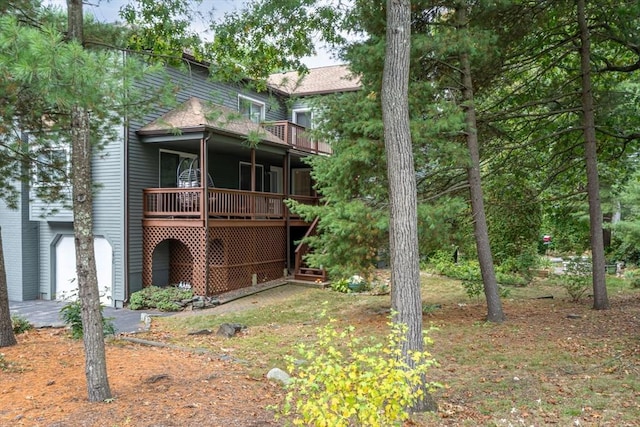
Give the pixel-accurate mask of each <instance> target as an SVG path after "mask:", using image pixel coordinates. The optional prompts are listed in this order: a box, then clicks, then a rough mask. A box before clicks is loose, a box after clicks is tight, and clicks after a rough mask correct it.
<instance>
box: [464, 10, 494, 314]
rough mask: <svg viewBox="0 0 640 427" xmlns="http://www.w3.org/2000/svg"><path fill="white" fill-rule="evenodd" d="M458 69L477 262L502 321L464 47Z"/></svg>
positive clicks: (491, 304) (490, 306) (490, 307)
mask: <svg viewBox="0 0 640 427" xmlns="http://www.w3.org/2000/svg"><path fill="white" fill-rule="evenodd" d="M456 18H457V21H458V22H457V23H458V29H459V30H461V31H464V29H465V28H466V26H467V10H466V5H465V2H460V3H459V4H458V7H457V8H456ZM460 68H461V74H462V76H461V77H462V98H463V102H464V104H463V109H464V112H465V125H466V126H465V127H466V138H467V147H468V149H469V157H470V163H469V165H468V166H467V179H468V180H469V192H470V195H471V211H472V213H473V231H474V234H475V238H476V248H477V250H478V261H479V262H480V272H481V274H482V282H483V284H484V295H485V298H486V300H487V320H488V321H489V322H497V323H500V322H503V321H504V320H505V316H504V312H503V311H502V303H501V301H500V294H499V292H498V282H497V281H496V273H495V270H494V268H493V256H492V255H491V245H490V244H489V229H488V227H487V216H486V214H485V211H484V201H483V195H482V181H481V178H480V148H479V144H478V131H477V123H476V110H475V106H474V97H473V83H472V81H471V64H470V61H469V54H468V52H467V50H466V48H463V50H462V51H461V52H460Z"/></svg>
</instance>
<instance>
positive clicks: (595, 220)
mask: <svg viewBox="0 0 640 427" xmlns="http://www.w3.org/2000/svg"><path fill="white" fill-rule="evenodd" d="M585 3H586V1H585V0H577V6H578V26H579V27H580V68H581V71H582V126H583V132H584V155H585V163H586V169H587V194H588V197H589V228H590V229H589V233H590V235H591V257H592V277H593V308H594V309H596V310H606V309H608V308H609V297H608V296H607V283H606V274H605V273H606V271H605V268H606V266H605V264H606V263H605V258H604V237H603V234H602V208H601V206H600V179H599V177H598V144H597V141H596V127H595V117H594V113H593V93H592V91H591V40H590V34H589V27H588V25H587V18H586V10H585V8H586V5H585Z"/></svg>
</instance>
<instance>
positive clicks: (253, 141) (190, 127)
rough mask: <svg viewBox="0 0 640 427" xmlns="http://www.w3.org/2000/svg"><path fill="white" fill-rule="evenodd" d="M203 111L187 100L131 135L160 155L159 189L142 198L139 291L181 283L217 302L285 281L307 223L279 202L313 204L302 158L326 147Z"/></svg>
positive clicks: (296, 130)
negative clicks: (228, 295)
mask: <svg viewBox="0 0 640 427" xmlns="http://www.w3.org/2000/svg"><path fill="white" fill-rule="evenodd" d="M208 108H210V107H209V106H208V105H205V104H203V103H202V101H200V100H197V99H196V98H192V99H190V100H189V101H187V102H186V103H185V104H183V105H182V106H181V107H179V108H178V109H176V110H174V111H172V112H169V113H167V114H166V115H164V116H163V117H161V118H160V119H158V120H156V121H155V122H152V123H150V124H149V125H147V126H145V127H143V128H142V129H140V130H139V131H138V132H137V134H138V136H139V138H140V140H141V142H142V143H143V144H145V145H147V146H149V147H155V148H156V149H157V151H155V152H156V153H157V156H158V181H157V182H158V186H157V187H148V188H145V189H143V197H142V203H143V212H142V232H143V272H142V280H143V286H149V285H152V284H177V283H180V282H182V283H188V284H189V285H191V287H192V288H193V290H194V292H195V293H196V294H199V295H216V294H220V293H223V292H227V291H231V290H235V289H239V288H242V287H246V286H251V285H252V284H253V285H255V284H257V283H263V282H267V281H271V280H275V279H278V278H282V277H283V276H287V275H288V274H289V272H290V271H292V269H293V264H294V262H295V255H294V251H295V246H294V241H295V240H296V239H299V238H300V237H301V235H302V234H304V231H305V230H306V229H308V227H309V223H308V222H306V221H304V220H302V219H301V218H299V217H298V216H296V215H293V214H292V213H291V212H290V211H289V209H288V208H287V206H286V205H285V203H284V201H285V200H286V199H293V200H296V201H299V202H301V203H305V204H317V203H318V200H319V198H318V197H317V195H316V194H315V192H314V190H313V186H312V182H311V175H310V169H309V166H308V165H306V164H305V163H304V160H303V159H304V158H305V157H307V156H309V155H312V154H321V153H324V154H328V152H329V151H330V149H329V147H328V145H326V144H319V143H315V142H313V141H312V140H310V139H308V138H306V137H305V135H304V128H301V127H300V126H298V125H295V124H293V123H289V122H277V123H269V124H268V125H267V124H263V125H264V126H265V127H266V128H267V129H270V130H271V131H275V132H278V135H281V137H282V138H284V139H281V137H279V136H276V135H274V134H272V133H271V132H270V131H267V130H265V127H262V126H261V125H258V124H256V123H253V122H250V121H249V120H245V119H238V118H237V114H238V113H237V112H230V111H225V109H224V107H215V109H216V110H219V111H217V113H216V114H215V115H213V116H212V115H211V111H209V110H208ZM225 114H227V115H228V117H231V116H232V115H234V116H235V117H234V119H233V120H230V119H228V118H224V117H225ZM210 117H215V119H211V118H210ZM184 165H189V166H188V168H187V167H185V166H184ZM201 171H206V173H201ZM184 176H186V177H188V178H186V179H185V178H184Z"/></svg>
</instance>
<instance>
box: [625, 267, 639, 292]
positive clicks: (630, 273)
mask: <svg viewBox="0 0 640 427" xmlns="http://www.w3.org/2000/svg"><path fill="white" fill-rule="evenodd" d="M624 278H625V280H626V281H627V282H628V283H629V286H631V287H632V288H634V289H640V270H637V269H629V270H626V271H625V272H624Z"/></svg>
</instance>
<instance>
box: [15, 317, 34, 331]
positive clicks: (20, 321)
mask: <svg viewBox="0 0 640 427" xmlns="http://www.w3.org/2000/svg"><path fill="white" fill-rule="evenodd" d="M11 324H12V325H13V333H14V334H21V333H23V332H27V331H28V330H31V329H33V325H32V324H31V323H29V321H28V320H27V319H25V318H24V317H22V316H20V315H17V314H16V315H13V316H11Z"/></svg>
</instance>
